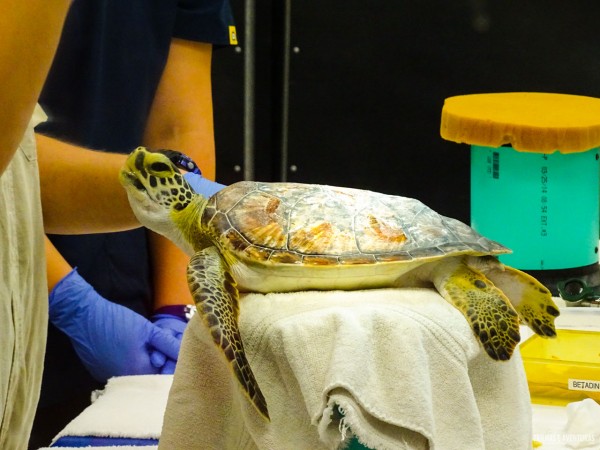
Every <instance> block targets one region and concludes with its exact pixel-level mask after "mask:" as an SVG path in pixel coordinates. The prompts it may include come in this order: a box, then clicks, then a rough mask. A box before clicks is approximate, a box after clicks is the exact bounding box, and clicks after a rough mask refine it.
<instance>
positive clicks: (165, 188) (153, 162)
mask: <svg viewBox="0 0 600 450" xmlns="http://www.w3.org/2000/svg"><path fill="white" fill-rule="evenodd" d="M192 165H193V166H194V167H192ZM178 166H179V167H183V168H185V169H186V170H189V169H194V168H196V169H197V167H196V166H195V164H194V163H193V162H192V161H191V160H190V159H189V158H187V157H185V156H184V155H183V154H181V153H179V152H175V151H173V150H159V151H155V152H152V151H149V150H148V149H146V148H144V147H138V148H136V149H135V150H134V151H133V152H131V154H130V155H129V156H128V157H127V160H126V162H125V165H124V166H123V168H122V169H121V172H120V173H119V180H120V181H121V184H122V185H123V187H124V188H125V190H126V191H127V197H128V198H129V204H130V205H131V209H132V210H133V213H134V214H135V216H136V217H137V219H138V220H139V221H140V223H141V224H142V225H144V226H145V227H147V228H149V229H151V230H152V231H156V232H157V233H159V234H162V235H164V236H166V237H167V238H169V239H170V240H172V241H173V242H175V243H176V244H177V245H179V246H180V247H181V248H182V249H183V250H184V251H186V252H187V253H190V252H191V253H193V250H192V248H191V244H190V243H189V242H188V240H187V239H185V237H184V234H183V230H181V227H180V226H178V225H177V224H178V223H180V222H181V220H182V219H181V216H182V214H185V212H186V209H187V210H190V211H191V210H194V211H196V212H197V213H199V212H200V211H199V210H198V208H197V207H193V208H188V207H189V206H190V205H191V204H193V203H194V204H195V203H197V201H198V200H199V199H203V197H202V196H200V195H198V194H196V193H195V192H194V190H193V189H192V188H191V186H190V185H189V184H188V183H187V181H186V180H185V178H183V175H182V174H181V172H180V171H179V168H178ZM186 219H191V220H187V222H188V223H193V222H195V221H193V219H192V218H189V217H188V218H186Z"/></svg>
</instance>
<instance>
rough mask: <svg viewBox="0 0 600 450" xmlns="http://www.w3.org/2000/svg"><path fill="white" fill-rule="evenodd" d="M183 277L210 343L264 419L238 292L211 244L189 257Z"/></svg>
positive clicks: (261, 395) (227, 270) (266, 416)
mask: <svg viewBox="0 0 600 450" xmlns="http://www.w3.org/2000/svg"><path fill="white" fill-rule="evenodd" d="M187 278H188V285H189V287H190V292H191V293H192V296H193V298H194V302H195V303H196V308H197V310H198V314H199V315H200V316H201V318H202V321H203V322H204V324H205V325H206V326H207V327H208V329H209V330H210V333H211V336H212V338H213V341H214V343H215V344H217V346H218V347H219V348H220V349H221V351H222V352H223V354H224V356H225V358H227V361H228V362H229V365H230V367H231V369H232V370H233V373H234V375H235V377H236V378H237V380H238V381H239V383H240V384H241V386H242V388H243V390H244V392H245V393H246V395H247V396H248V398H249V399H250V401H251V402H252V403H253V404H254V406H255V407H256V409H257V410H258V412H259V413H260V414H261V415H262V416H263V417H265V418H266V419H267V420H268V419H269V412H268V410H267V403H266V401H265V398H264V396H263V394H262V392H261V391H260V388H259V387H258V383H257V382H256V379H255V378H254V374H253V373H252V369H251V368H250V364H249V363H248V360H247V359H246V353H245V351H244V346H243V345H242V338H241V336H240V330H239V328H238V316H239V305H238V301H239V292H238V289H237V287H236V283H235V281H234V279H233V277H232V276H231V274H230V272H229V268H228V266H227V265H226V263H225V262H224V261H223V259H222V258H221V255H220V254H219V252H218V251H217V249H216V248H215V247H208V248H206V249H204V250H202V251H199V252H198V253H196V254H195V255H194V256H193V257H192V259H191V261H190V263H189V265H188V270H187Z"/></svg>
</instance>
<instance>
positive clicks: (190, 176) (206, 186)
mask: <svg viewBox="0 0 600 450" xmlns="http://www.w3.org/2000/svg"><path fill="white" fill-rule="evenodd" d="M183 178H185V181H187V182H188V183H189V185H190V186H191V187H192V189H193V190H194V191H196V192H197V193H198V194H202V195H203V196H205V197H210V196H211V195H213V194H215V193H217V192H219V191H220V190H221V189H223V188H224V187H225V185H223V184H219V183H216V182H214V181H210V180H207V179H206V178H204V177H203V176H202V175H197V174H195V173H192V172H188V173H186V174H184V175H183Z"/></svg>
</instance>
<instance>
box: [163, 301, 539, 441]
mask: <svg viewBox="0 0 600 450" xmlns="http://www.w3.org/2000/svg"><path fill="white" fill-rule="evenodd" d="M240 328H241V332H242V337H243V339H244V344H245V347H246V352H247V354H248V357H249V361H250V364H251V366H252V368H253V371H254V373H255V375H256V378H257V380H258V383H259V385H260V386H261V389H262V391H263V393H264V395H265V398H266V400H267V404H268V407H269V412H270V415H271V422H270V423H267V422H266V421H264V420H263V419H262V418H261V417H260V416H259V415H258V414H257V412H256V411H255V410H254V408H253V406H252V405H251V404H250V403H249V402H248V401H247V399H246V398H245V397H244V395H243V394H242V392H241V389H240V387H239V386H238V384H237V381H236V380H235V379H234V378H233V376H232V375H231V373H230V371H229V368H228V367H227V365H226V363H225V359H224V358H223V357H222V355H221V354H220V352H219V351H218V350H217V348H216V347H215V345H214V344H213V343H212V339H211V338H210V335H209V334H208V332H207V331H206V329H205V327H204V326H203V325H202V324H201V322H200V321H199V320H198V318H194V320H192V322H191V323H190V325H189V326H188V329H187V331H186V333H185V336H184V342H183V346H182V350H181V354H180V357H179V362H178V365H177V370H176V373H175V379H174V383H173V386H172V388H171V393H170V396H169V402H168V405H167V411H166V413H165V422H164V426H163V433H162V437H161V440H160V444H159V448H161V449H167V450H168V449H174V448H185V449H202V450H206V449H236V450H244V449H257V448H260V449H278V450H279V449H293V450H302V449H311V450H314V449H325V448H338V447H339V446H342V447H343V445H344V444H345V443H346V442H348V440H349V439H350V438H351V437H352V436H356V437H357V438H358V440H359V441H360V442H362V443H363V444H365V445H367V446H368V447H370V448H373V449H375V448H377V449H394V450H396V449H402V448H411V449H414V448H431V449H437V450H440V449H442V450H444V449H460V450H468V449H473V450H482V449H484V448H485V449H488V450H505V449H509V448H510V449H529V448H531V409H530V403H529V394H528V390H527V383H526V380H525V375H524V371H523V367H522V362H521V358H520V355H519V353H518V351H517V352H516V353H515V355H514V356H513V358H512V359H511V361H508V362H494V361H492V360H491V359H490V358H489V357H488V356H487V355H486V354H485V353H484V352H482V351H481V350H480V347H479V345H478V343H477V341H476V340H475V339H474V336H473V333H472V331H471V329H470V328H469V326H468V324H467V323H466V321H465V319H464V318H463V316H462V315H461V314H460V313H459V312H458V311H457V310H456V309H454V308H453V307H452V306H450V305H449V304H448V303H447V302H446V301H445V300H443V299H442V298H441V297H440V296H439V294H438V293H437V292H435V291H433V290H429V289H380V290H369V291H353V292H341V291H335V292H301V293H290V294H268V295H259V294H251V295H247V296H245V297H244V298H243V299H242V301H241V313H240ZM338 407H340V408H341V410H342V411H343V413H344V416H343V418H341V419H340V416H339V415H336V412H337V410H338ZM344 440H345V441H344Z"/></svg>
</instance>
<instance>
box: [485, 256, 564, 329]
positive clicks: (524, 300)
mask: <svg viewBox="0 0 600 450" xmlns="http://www.w3.org/2000/svg"><path fill="white" fill-rule="evenodd" d="M486 275H487V276H488V277H489V278H490V279H491V280H492V281H493V282H494V284H496V286H499V287H500V289H502V291H503V292H504V293H505V294H506V296H507V297H508V299H509V300H510V302H511V303H512V305H513V306H514V308H515V309H516V310H517V313H519V316H520V317H521V319H522V320H523V321H524V322H525V323H526V324H527V325H528V326H529V328H531V329H532V330H533V331H534V332H535V333H536V334H538V335H540V336H542V337H556V328H555V327H554V319H555V318H556V317H558V315H559V314H560V311H559V310H558V307H557V306H556V304H555V303H554V301H553V300H552V294H551V293H550V291H549V290H548V289H547V288H546V287H545V286H544V285H542V284H541V283H540V282H539V281H538V280H536V279H535V278H533V277H532V276H531V275H528V274H526V273H525V272H521V271H520V270H517V269H515V268H513V267H509V266H504V270H502V269H501V268H497V269H492V270H490V271H489V272H487V273H486Z"/></svg>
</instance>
